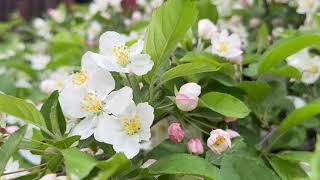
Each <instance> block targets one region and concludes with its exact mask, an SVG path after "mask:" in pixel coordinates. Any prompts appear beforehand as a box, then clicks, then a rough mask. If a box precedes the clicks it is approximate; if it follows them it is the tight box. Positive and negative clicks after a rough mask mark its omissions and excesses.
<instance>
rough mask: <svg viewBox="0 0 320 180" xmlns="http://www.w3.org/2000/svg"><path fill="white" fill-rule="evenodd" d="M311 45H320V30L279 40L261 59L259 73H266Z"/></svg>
mask: <svg viewBox="0 0 320 180" xmlns="http://www.w3.org/2000/svg"><path fill="white" fill-rule="evenodd" d="M310 46H320V33H319V32H301V33H297V34H294V35H292V36H291V37H288V38H284V39H282V40H279V41H277V42H276V43H275V44H273V45H272V46H271V48H269V50H268V51H266V52H265V53H264V54H263V56H262V57H261V58H260V59H259V62H260V63H259V68H258V72H259V74H263V73H266V72H267V71H268V70H269V69H271V68H272V67H273V66H275V65H277V64H278V63H279V62H281V61H283V60H285V59H286V58H287V57H288V56H290V55H292V54H294V53H296V52H298V51H299V50H301V49H304V48H306V47H310Z"/></svg>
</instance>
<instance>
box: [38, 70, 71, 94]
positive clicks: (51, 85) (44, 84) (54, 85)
mask: <svg viewBox="0 0 320 180" xmlns="http://www.w3.org/2000/svg"><path fill="white" fill-rule="evenodd" d="M71 70H72V68H59V69H58V70H56V71H53V72H52V73H50V74H49V75H48V77H47V78H45V79H43V80H42V81H41V83H40V89H41V91H42V92H45V93H52V92H53V91H55V90H58V91H60V90H62V88H63V87H64V85H65V80H66V79H67V78H68V77H69V72H71Z"/></svg>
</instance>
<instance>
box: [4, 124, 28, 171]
mask: <svg viewBox="0 0 320 180" xmlns="http://www.w3.org/2000/svg"><path fill="white" fill-rule="evenodd" d="M26 130H27V127H26V126H23V127H21V128H20V129H19V130H18V131H17V132H15V133H14V134H12V135H11V136H10V137H9V138H8V140H6V142H5V143H4V144H2V145H1V146H0V157H1V158H0V174H2V173H3V172H4V170H5V167H6V165H7V162H8V161H9V159H10V157H11V156H12V155H13V154H14V153H15V152H16V151H17V150H18V146H19V144H20V142H21V140H22V138H23V137H24V134H25V133H26Z"/></svg>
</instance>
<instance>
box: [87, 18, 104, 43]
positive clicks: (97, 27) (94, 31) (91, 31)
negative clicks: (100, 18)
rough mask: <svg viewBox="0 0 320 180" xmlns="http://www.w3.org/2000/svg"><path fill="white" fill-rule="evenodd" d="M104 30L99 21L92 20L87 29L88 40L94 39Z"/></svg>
mask: <svg viewBox="0 0 320 180" xmlns="http://www.w3.org/2000/svg"><path fill="white" fill-rule="evenodd" d="M101 31H102V26H101V24H100V23H99V22H97V21H92V22H91V23H90V25H89V28H88V31H87V39H88V41H93V40H94V39H95V38H96V37H97V36H98V35H99V34H100V33H101Z"/></svg>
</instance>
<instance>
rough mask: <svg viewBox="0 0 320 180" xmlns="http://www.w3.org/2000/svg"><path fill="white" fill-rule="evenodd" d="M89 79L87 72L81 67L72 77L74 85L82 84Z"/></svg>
mask: <svg viewBox="0 0 320 180" xmlns="http://www.w3.org/2000/svg"><path fill="white" fill-rule="evenodd" d="M88 79H89V77H88V74H87V72H86V71H85V70H83V69H81V70H80V71H79V72H76V73H75V74H74V75H73V77H72V82H73V83H74V84H76V85H79V86H80V85H82V84H84V83H85V82H87V80H88Z"/></svg>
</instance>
